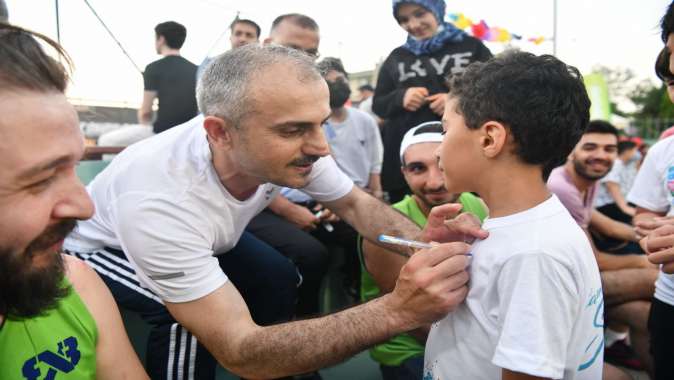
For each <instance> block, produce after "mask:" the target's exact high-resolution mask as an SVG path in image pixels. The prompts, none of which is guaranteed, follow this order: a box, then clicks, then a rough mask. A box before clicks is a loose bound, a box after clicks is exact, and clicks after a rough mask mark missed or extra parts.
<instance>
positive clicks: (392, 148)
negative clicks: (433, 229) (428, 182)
mask: <svg viewBox="0 0 674 380" xmlns="http://www.w3.org/2000/svg"><path fill="white" fill-rule="evenodd" d="M491 56H492V54H491V52H490V51H489V49H488V48H487V47H486V46H484V44H483V43H482V42H481V41H480V40H478V39H476V38H474V37H471V36H465V37H464V39H463V40H462V41H461V42H448V43H447V44H445V46H444V47H443V48H442V49H440V50H438V51H436V52H434V53H431V54H425V55H420V56H416V55H414V54H413V53H412V52H410V51H409V50H407V49H405V48H404V47H398V48H396V49H395V50H393V51H392V52H391V54H389V56H388V58H386V61H384V63H383V64H382V66H381V69H380V70H379V77H378V79H377V88H376V89H375V93H374V98H373V101H372V109H373V110H374V112H375V113H376V114H377V115H379V116H380V117H381V118H382V119H384V120H385V122H384V126H383V129H382V139H383V141H384V162H383V167H382V173H381V181H382V187H383V188H384V190H386V191H401V190H404V189H407V184H406V183H405V179H404V178H403V176H402V173H401V172H400V143H401V142H402V139H403V136H404V135H405V132H407V131H408V130H410V129H411V128H413V127H415V126H417V125H419V124H421V123H423V122H426V121H435V120H440V119H441V117H440V116H438V115H436V114H435V113H433V111H431V109H430V108H429V106H428V104H426V105H424V106H422V107H421V108H420V109H419V110H417V111H416V112H410V111H407V110H405V109H404V108H403V97H404V96H405V91H406V90H407V89H408V88H410V87H426V89H428V94H429V95H433V94H438V93H446V92H447V91H448V89H447V86H446V85H445V80H446V78H447V76H448V75H451V74H456V73H460V72H462V71H464V70H465V69H466V66H468V65H469V64H470V63H472V62H475V61H486V60H488V59H489V58H491Z"/></svg>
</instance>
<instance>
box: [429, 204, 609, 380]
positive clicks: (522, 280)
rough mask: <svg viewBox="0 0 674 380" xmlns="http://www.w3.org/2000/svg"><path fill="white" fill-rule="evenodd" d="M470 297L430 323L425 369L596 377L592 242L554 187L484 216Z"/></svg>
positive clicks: (596, 281) (598, 349)
mask: <svg viewBox="0 0 674 380" xmlns="http://www.w3.org/2000/svg"><path fill="white" fill-rule="evenodd" d="M482 228H484V229H485V230H487V231H489V237H488V238H486V239H484V240H480V241H478V242H476V243H474V244H473V246H472V248H471V252H472V253H473V257H472V261H471V264H470V266H469V268H470V269H469V272H470V285H469V288H470V290H469V291H468V296H467V297H466V301H465V302H464V303H462V304H461V305H459V307H458V308H457V309H456V310H455V311H453V312H451V313H449V314H448V315H447V316H446V317H445V318H444V319H442V320H440V321H439V322H437V323H435V324H433V325H432V327H431V332H430V334H429V337H428V341H427V342H426V356H425V360H424V361H425V364H424V377H423V378H424V379H471V380H493V379H500V378H501V371H502V369H503V368H505V369H508V370H510V371H513V372H521V373H525V374H528V375H531V376H538V377H542V378H546V379H547V378H550V379H564V380H600V379H601V376H602V366H603V352H604V350H603V349H604V329H603V327H604V320H603V307H604V302H603V297H602V288H601V279H600V277H599V268H598V267H597V262H596V260H595V258H594V255H593V253H592V247H590V243H589V241H588V240H587V237H586V236H585V234H584V233H583V231H582V230H581V228H580V227H579V226H578V224H577V223H576V222H575V221H574V220H573V219H572V218H571V216H570V215H569V213H568V212H566V210H565V208H564V206H563V205H562V204H561V203H560V202H559V200H558V199H557V197H556V196H554V195H553V196H551V197H550V199H548V200H546V201H544V202H543V203H541V204H539V205H537V206H535V207H533V208H530V209H528V210H525V211H522V212H519V213H516V214H512V215H508V216H504V217H499V218H487V220H486V221H485V222H484V224H483V226H482Z"/></svg>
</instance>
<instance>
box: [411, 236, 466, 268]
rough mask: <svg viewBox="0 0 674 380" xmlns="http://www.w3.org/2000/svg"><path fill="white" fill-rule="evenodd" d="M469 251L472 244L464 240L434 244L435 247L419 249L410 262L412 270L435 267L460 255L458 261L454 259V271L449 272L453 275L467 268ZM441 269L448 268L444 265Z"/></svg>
mask: <svg viewBox="0 0 674 380" xmlns="http://www.w3.org/2000/svg"><path fill="white" fill-rule="evenodd" d="M469 251H470V245H468V244H466V243H463V242H454V243H445V244H438V245H435V246H433V248H429V249H422V250H420V251H418V252H417V253H415V254H414V255H412V257H411V258H410V260H409V261H408V263H409V264H411V269H412V270H419V269H420V268H422V267H434V266H436V265H438V264H440V263H441V262H443V261H445V260H447V259H449V258H451V257H453V256H458V258H457V259H458V261H459V262H458V263H457V260H453V261H452V263H454V264H453V265H454V266H453V267H452V268H453V272H451V273H449V275H451V274H453V273H457V272H459V271H462V270H464V269H465V268H466V266H467V265H468V261H467V256H465V255H466V253H469ZM440 269H445V270H446V269H448V268H447V267H446V266H443V267H441V268H440Z"/></svg>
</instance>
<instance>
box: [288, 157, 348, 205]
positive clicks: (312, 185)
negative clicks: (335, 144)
mask: <svg viewBox="0 0 674 380" xmlns="http://www.w3.org/2000/svg"><path fill="white" fill-rule="evenodd" d="M352 188H353V181H352V180H351V179H350V178H349V177H347V175H346V174H344V172H342V171H341V170H340V169H339V168H338V167H337V163H335V160H334V159H333V158H332V157H330V156H325V157H322V158H320V159H319V160H318V161H316V163H315V164H314V167H313V168H312V170H311V175H310V178H309V184H308V185H307V186H305V187H303V188H302V189H301V190H302V191H303V192H305V193H306V194H308V195H309V196H311V198H313V199H315V200H316V201H317V202H330V201H334V200H335V199H339V198H341V197H343V196H345V195H346V194H348V193H349V192H350V191H351V189H352Z"/></svg>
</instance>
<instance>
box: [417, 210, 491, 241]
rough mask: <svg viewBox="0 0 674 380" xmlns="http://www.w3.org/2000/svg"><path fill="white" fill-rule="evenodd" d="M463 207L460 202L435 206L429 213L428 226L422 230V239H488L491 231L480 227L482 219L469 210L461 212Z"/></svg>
mask: <svg viewBox="0 0 674 380" xmlns="http://www.w3.org/2000/svg"><path fill="white" fill-rule="evenodd" d="M461 207H462V206H461V204H459V203H448V204H444V205H441V206H435V207H433V208H432V209H431V212H430V213H429V214H428V221H427V222H426V226H425V227H424V229H423V231H421V237H420V240H422V241H425V242H431V241H436V242H441V243H445V242H451V241H462V242H466V243H472V242H473V241H474V240H475V239H486V238H487V236H489V232H487V231H485V230H483V229H482V228H481V227H480V226H481V223H480V220H479V219H478V218H477V217H476V216H475V215H473V214H471V213H468V212H464V213H461V214H459V212H460V211H461ZM457 214H458V215H457Z"/></svg>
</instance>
